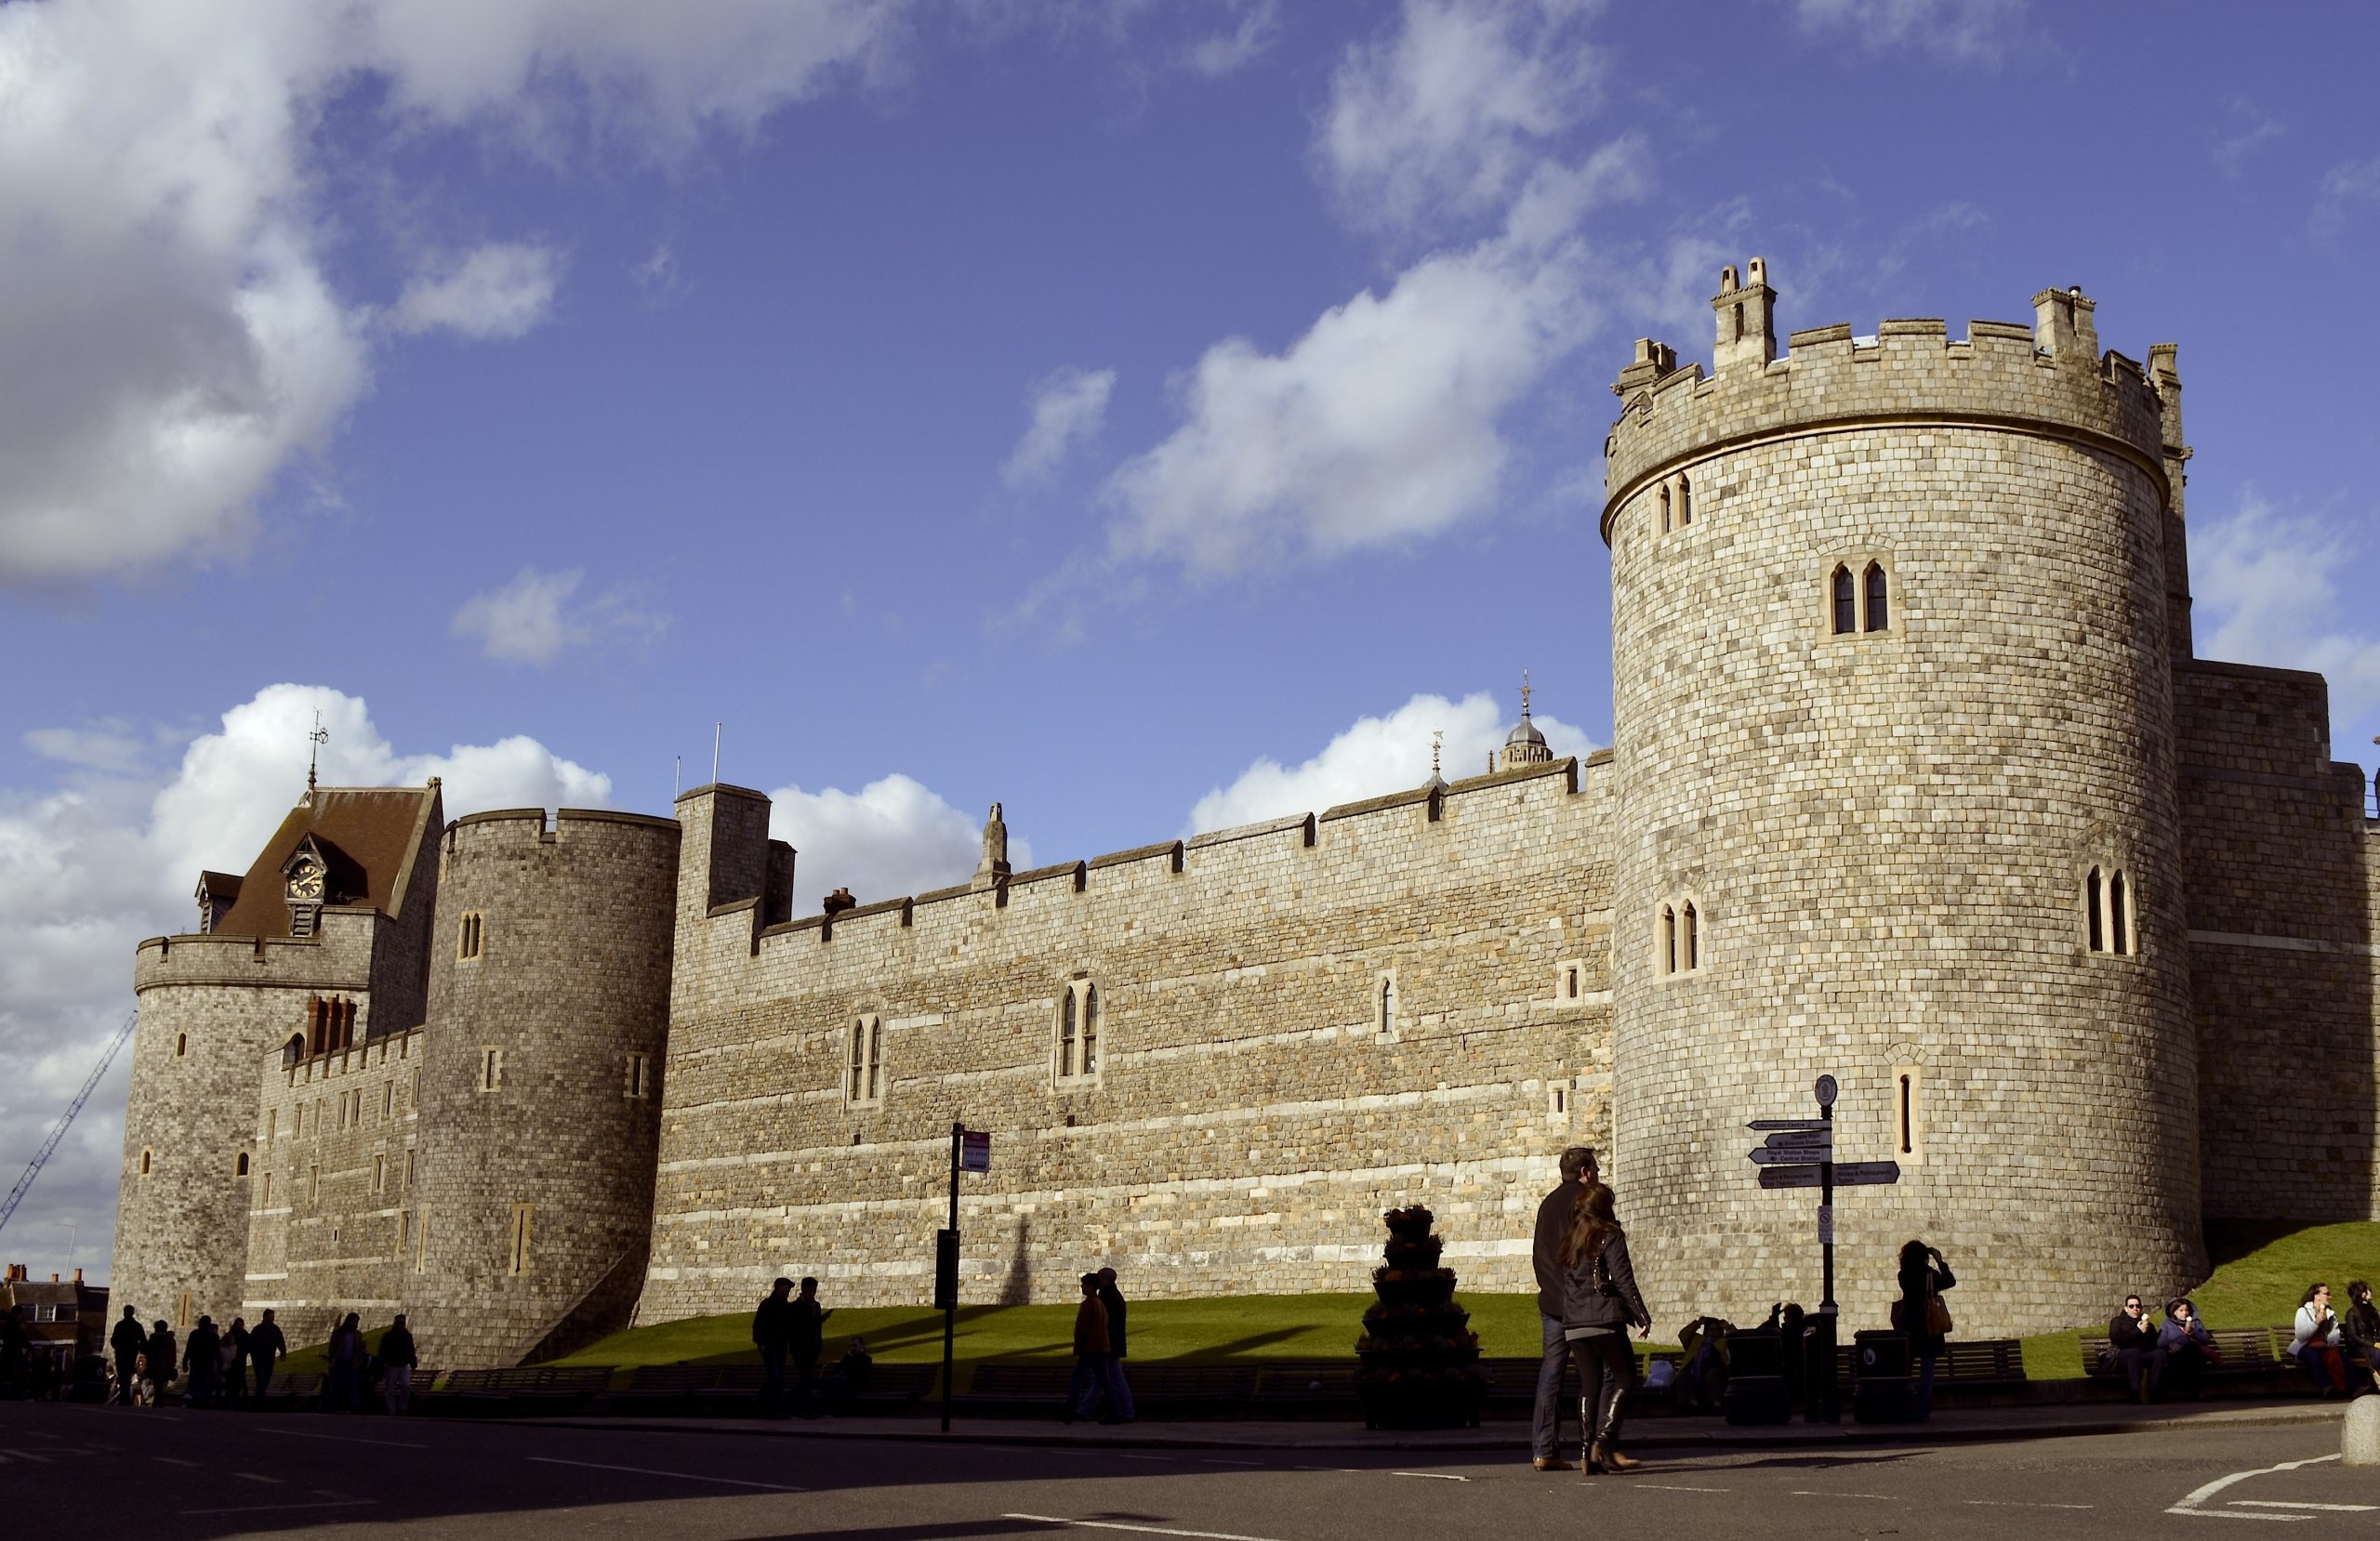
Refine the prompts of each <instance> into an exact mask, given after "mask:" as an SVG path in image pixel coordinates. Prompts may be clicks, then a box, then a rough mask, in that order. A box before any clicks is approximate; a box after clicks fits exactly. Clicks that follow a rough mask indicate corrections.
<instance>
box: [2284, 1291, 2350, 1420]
mask: <svg viewBox="0 0 2380 1541" xmlns="http://www.w3.org/2000/svg"><path fill="white" fill-rule="evenodd" d="M2289 1356H2290V1357H2291V1358H2292V1359H2294V1360H2295V1361H2297V1363H2298V1367H2299V1368H2301V1369H2303V1370H2304V1371H2305V1372H2306V1378H2307V1379H2308V1380H2310V1381H2312V1382H2313V1383H2314V1390H2315V1392H2316V1393H2317V1394H2318V1395H2321V1396H2326V1397H2328V1396H2336V1395H2337V1394H2338V1393H2339V1392H2341V1391H2344V1390H2347V1362H2346V1360H2345V1358H2344V1357H2343V1356H2342V1355H2341V1354H2340V1353H2339V1317H2338V1312H2336V1311H2333V1310H2331V1286H2330V1285H2328V1284H2323V1283H2321V1281H2319V1280H2317V1281H2316V1282H2315V1283H2313V1284H2308V1285H2307V1287H2306V1298H2305V1299H2303V1300H2302V1301H2300V1302H2298V1306H2297V1321H2296V1323H2295V1327H2294V1333H2293V1335H2292V1336H2291V1337H2290V1341H2289Z"/></svg>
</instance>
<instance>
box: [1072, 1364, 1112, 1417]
mask: <svg viewBox="0 0 2380 1541" xmlns="http://www.w3.org/2000/svg"><path fill="white" fill-rule="evenodd" d="M1114 1363H1116V1356H1115V1355H1114V1354H1100V1353H1078V1354H1077V1355H1075V1374H1074V1379H1073V1380H1071V1381H1069V1382H1068V1383H1067V1385H1066V1412H1065V1416H1066V1421H1068V1422H1069V1423H1071V1422H1073V1421H1074V1420H1075V1419H1076V1418H1087V1417H1089V1416H1091V1407H1090V1403H1091V1396H1092V1395H1093V1394H1094V1393H1095V1394H1097V1395H1098V1396H1099V1397H1100V1398H1101V1400H1102V1401H1106V1400H1107V1395H1108V1392H1107V1387H1108V1374H1109V1366H1111V1365H1113V1364H1114ZM1104 1413H1105V1415H1106V1416H1109V1417H1111V1418H1112V1417H1114V1416H1117V1413H1116V1407H1115V1404H1114V1403H1112V1402H1110V1403H1108V1405H1107V1406H1106V1407H1105V1408H1104Z"/></svg>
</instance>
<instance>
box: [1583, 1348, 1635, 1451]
mask: <svg viewBox="0 0 2380 1541" xmlns="http://www.w3.org/2000/svg"><path fill="white" fill-rule="evenodd" d="M1570 1350H1571V1353H1572V1355H1573V1356H1574V1357H1576V1358H1577V1360H1578V1362H1579V1420H1580V1422H1581V1423H1583V1424H1584V1425H1585V1426H1586V1427H1585V1428H1584V1429H1581V1430H1580V1436H1579V1439H1580V1443H1581V1444H1590V1443H1593V1442H1596V1441H1602V1442H1605V1443H1609V1442H1612V1441H1614V1440H1617V1439H1618V1438H1620V1416H1621V1414H1623V1413H1624V1412H1625V1411H1626V1410H1627V1399H1628V1392H1629V1390H1630V1389H1631V1388H1633V1386H1634V1385H1635V1384H1636V1354H1635V1352H1634V1350H1632V1349H1630V1348H1629V1347H1628V1335H1627V1334H1626V1333H1624V1332H1618V1331H1614V1332H1599V1333H1597V1334H1595V1335H1594V1336H1593V1337H1581V1338H1578V1339H1575V1340H1573V1341H1572V1343H1571V1344H1570Z"/></svg>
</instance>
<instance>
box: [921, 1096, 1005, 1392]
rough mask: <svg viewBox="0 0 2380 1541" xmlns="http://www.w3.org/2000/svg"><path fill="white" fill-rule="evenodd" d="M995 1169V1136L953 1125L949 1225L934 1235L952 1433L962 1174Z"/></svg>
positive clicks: (935, 1283) (935, 1276)
mask: <svg viewBox="0 0 2380 1541" xmlns="http://www.w3.org/2000/svg"><path fill="white" fill-rule="evenodd" d="M991 1169H992V1137H991V1136H990V1135H989V1134H987V1133H985V1131H984V1130H982V1129H971V1128H969V1127H968V1126H966V1125H964V1124H961V1123H959V1122H958V1121H957V1120H955V1119H954V1120H953V1121H952V1123H951V1126H950V1226H949V1229H947V1230H945V1231H936V1232H935V1233H934V1238H933V1304H934V1309H935V1310H936V1311H940V1312H942V1431H943V1432H944V1433H945V1434H947V1433H949V1432H950V1361H951V1350H952V1346H953V1344H954V1343H955V1342H956V1340H957V1338H958V1336H959V1173H961V1172H988V1171H990V1170H991Z"/></svg>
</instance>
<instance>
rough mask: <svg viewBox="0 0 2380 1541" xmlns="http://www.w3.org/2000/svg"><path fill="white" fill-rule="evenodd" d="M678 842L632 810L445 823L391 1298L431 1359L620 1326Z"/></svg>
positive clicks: (646, 1154) (656, 1053)
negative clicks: (406, 1313) (413, 1202)
mask: <svg viewBox="0 0 2380 1541" xmlns="http://www.w3.org/2000/svg"><path fill="white" fill-rule="evenodd" d="M678 840H679V829H678V825H677V823H676V822H675V821H673V820H669V819H655V818H648V817H644V816H642V815H639V814H630V813H610V812H595V811H588V810H577V809H564V810H562V812H561V814H560V816H559V817H558V818H557V819H556V821H555V823H554V825H553V827H552V828H550V829H549V828H548V827H547V826H546V820H545V813H544V810H540V809H526V810H507V811H504V812H496V813H477V814H473V815H471V816H469V817H468V818H464V819H458V820H456V822H455V823H452V824H450V825H448V826H447V829H446V835H445V839H444V842H443V846H442V848H441V851H440V860H441V865H442V869H443V875H442V879H441V889H440V904H439V915H438V926H437V931H436V935H435V937H434V939H433V941H432V943H431V963H430V1023H431V1027H430V1031H429V1033H428V1034H426V1036H427V1037H428V1039H429V1045H428V1047H427V1050H426V1052H425V1053H424V1055H423V1066H422V1072H421V1088H420V1107H421V1134H420V1139H421V1145H422V1158H421V1163H420V1166H421V1174H420V1183H419V1188H418V1190H417V1203H418V1205H419V1206H420V1221H419V1224H418V1226H417V1229H416V1231H415V1242H414V1256H412V1257H411V1258H407V1259H405V1263H404V1285H403V1291H402V1294H403V1297H404V1298H405V1299H406V1301H407V1302H408V1305H409V1306H410V1308H411V1309H412V1310H413V1311H414V1312H415V1313H416V1318H417V1320H416V1325H417V1330H418V1331H419V1332H420V1333H421V1335H422V1337H423V1341H424V1343H425V1345H427V1346H429V1348H430V1351H431V1352H433V1353H435V1354H436V1356H437V1357H438V1359H439V1360H440V1362H441V1363H448V1364H457V1365H497V1366H501V1365H509V1364H515V1363H523V1362H525V1361H529V1360H532V1359H539V1358H550V1357H552V1356H553V1355H555V1354H557V1353H563V1352H567V1351H568V1350H570V1349H571V1348H573V1347H575V1346H576V1345H577V1344H579V1343H583V1342H586V1341H588V1340H589V1339H591V1338H593V1337H600V1336H601V1335H602V1334H603V1333H605V1332H608V1331H612V1330H614V1329H615V1328H617V1327H619V1326H622V1325H624V1324H626V1322H627V1320H628V1315H629V1312H630V1311H632V1310H633V1308H634V1306H635V1303H636V1298H637V1292H638V1289H639V1287H640V1285H641V1283H642V1280H643V1275H644V1258H645V1251H646V1247H647V1245H648V1244H649V1241H650V1235H651V1230H652V1216H653V1180H654V1161H655V1150H656V1148H657V1145H658V1142H659V1132H660V1124H661V1088H660V1084H659V1076H660V1073H661V1064H662V1060H663V1057H664V1053H665V1050H666V1047H667V1039H668V1020H669V962H670V950H671V943H672V942H673V939H674V927H675V916H674V902H675V898H676V891H677V890H676V883H677V873H678Z"/></svg>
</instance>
